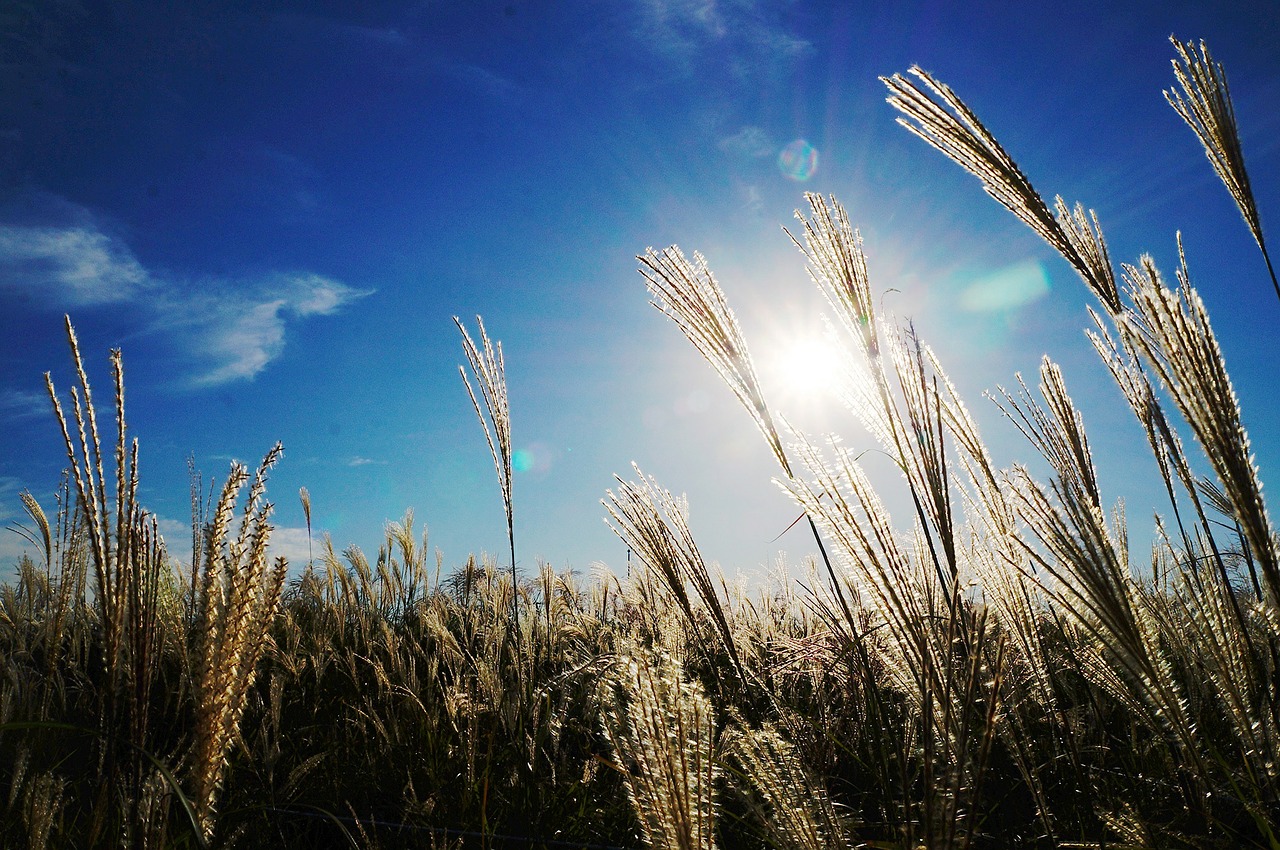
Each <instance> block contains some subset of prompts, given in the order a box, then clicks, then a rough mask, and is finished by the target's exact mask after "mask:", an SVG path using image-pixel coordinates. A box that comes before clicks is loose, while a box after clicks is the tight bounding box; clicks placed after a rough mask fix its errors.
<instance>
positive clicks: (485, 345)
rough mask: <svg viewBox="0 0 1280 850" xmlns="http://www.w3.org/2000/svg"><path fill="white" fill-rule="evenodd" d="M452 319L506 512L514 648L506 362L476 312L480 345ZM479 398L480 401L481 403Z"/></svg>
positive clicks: (516, 594) (516, 598) (516, 614)
mask: <svg viewBox="0 0 1280 850" xmlns="http://www.w3.org/2000/svg"><path fill="white" fill-rule="evenodd" d="M453 322H454V324H455V325H457V326H458V332H459V333H461V334H462V350H463V353H464V354H465V355H466V357H467V365H469V366H470V367H471V373H472V374H473V375H474V376H475V379H476V384H477V385H479V387H480V396H479V398H477V397H476V392H475V390H474V389H473V388H472V386H471V381H470V380H469V379H468V378H467V372H466V369H464V368H463V367H462V366H459V367H458V373H459V374H460V375H462V383H463V384H465V385H466V387H467V395H468V396H469V397H470V398H471V405H472V407H474V408H475V411H476V418H477V419H479V420H480V427H481V428H483V429H484V438H485V441H486V442H487V443H488V444H489V454H491V455H492V456H493V468H494V470H495V471H496V472H497V473H498V487H499V489H500V490H501V491H502V507H503V510H505V511H506V516H507V544H508V547H509V554H510V556H511V634H512V636H513V637H514V638H515V642H516V650H517V653H518V652H519V648H520V584H519V578H518V576H517V574H516V532H515V519H514V518H515V514H514V503H513V501H512V496H511V485H512V476H511V452H512V446H511V404H510V402H509V401H508V400H507V376H506V363H505V361H504V360H503V357H502V343H501V342H497V343H495V342H494V341H492V340H490V339H489V334H488V333H487V332H486V331H485V329H484V319H482V318H480V317H479V316H476V325H477V326H478V328H479V333H480V345H479V346H477V345H476V343H475V342H474V341H473V340H472V339H471V334H469V333H467V328H466V326H465V325H464V324H462V320H461V319H459V318H458V317H457V316H454V317H453ZM481 399H483V401H484V406H483V408H482V407H481V404H480V402H481Z"/></svg>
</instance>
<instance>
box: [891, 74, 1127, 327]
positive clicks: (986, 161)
mask: <svg viewBox="0 0 1280 850" xmlns="http://www.w3.org/2000/svg"><path fill="white" fill-rule="evenodd" d="M908 73H909V74H910V75H911V76H912V77H915V78H916V80H918V81H919V82H916V81H913V80H911V79H908V78H907V77H905V76H903V75H902V74H894V75H893V76H891V77H881V81H882V82H883V83H884V84H885V85H886V86H887V87H888V89H889V97H888V102H889V103H890V105H892V106H893V107H894V108H895V109H897V110H898V111H899V112H901V113H902V115H901V116H900V117H899V118H898V123H899V124H901V125H902V126H903V127H905V128H906V129H907V130H909V131H911V132H912V133H913V134H915V135H916V136H919V137H920V138H921V139H924V140H925V141H926V142H928V143H929V144H930V145H932V146H933V147H935V148H937V149H938V150H939V151H941V152H942V153H944V154H946V155H947V156H948V157H950V158H951V159H952V160H954V161H955V162H956V163H958V164H959V165H960V166H961V167H962V168H964V169H965V170H966V171H968V172H969V173H970V174H972V175H974V176H975V177H977V178H978V179H979V180H980V181H981V182H982V188H983V189H985V190H986V192H987V194H988V195H990V196H991V197H993V198H995V199H996V200H997V201H999V202H1000V203H1001V204H1002V205H1003V206H1004V207H1005V208H1006V209H1008V210H1009V211H1010V212H1012V213H1013V214H1014V215H1015V216H1017V217H1018V219H1019V220H1021V221H1022V222H1023V223H1024V224H1026V225H1027V226H1028V227H1030V228H1031V229H1032V230H1033V231H1035V232H1036V233H1037V234H1039V236H1040V237H1041V238H1042V239H1044V240H1045V241H1046V242H1048V243H1049V245H1051V246H1052V247H1053V248H1054V250H1056V251H1057V252H1058V253H1059V254H1061V255H1062V256H1063V258H1064V259H1066V261H1067V262H1068V263H1070V264H1071V265H1072V266H1073V267H1074V268H1075V270H1076V271H1077V272H1078V273H1079V274H1080V277H1081V278H1082V279H1083V280H1084V282H1085V284H1086V285H1087V286H1088V287H1089V288H1090V289H1091V290H1092V291H1093V293H1094V294H1095V295H1096V296H1097V297H1098V299H1099V300H1100V301H1102V303H1103V304H1104V305H1106V307H1107V309H1108V310H1109V311H1110V312H1113V313H1114V312H1118V311H1119V310H1120V297H1119V293H1118V292H1117V291H1116V286H1115V278H1114V275H1113V273H1112V272H1111V270H1110V265H1109V263H1106V262H1105V260H1106V256H1107V255H1106V246H1105V243H1104V242H1103V241H1102V237H1101V231H1100V230H1099V229H1098V227H1097V219H1096V217H1094V216H1092V214H1090V216H1089V219H1086V217H1085V214H1084V211H1083V210H1082V209H1081V208H1080V207H1077V208H1076V209H1075V210H1074V211H1070V210H1069V209H1068V207H1067V205H1066V204H1065V203H1064V202H1063V201H1062V199H1061V198H1057V199H1055V204H1054V206H1055V209H1056V211H1057V216H1056V217H1055V215H1054V213H1053V212H1051V211H1050V210H1049V206H1048V205H1047V204H1046V203H1045V201H1044V198H1042V197H1041V196H1040V194H1039V193H1038V192H1036V190H1035V189H1034V188H1033V187H1032V185H1031V181H1030V180H1028V179H1027V176H1026V175H1025V174H1023V173H1022V170H1021V169H1020V168H1018V165H1017V163H1016V162H1014V161H1013V158H1012V157H1010V156H1009V154H1008V153H1007V152H1006V151H1005V149H1004V148H1003V147H1002V146H1001V145H1000V143H999V142H997V141H996V139H995V136H993V135H991V132H990V131H989V130H987V128H986V127H985V126H983V124H982V122H981V121H979V120H978V116H977V115H976V114H974V112H973V111H972V110H971V109H969V107H968V106H966V105H965V103H964V101H962V100H961V99H960V98H959V97H957V96H956V95H955V93H954V92H952V91H951V89H950V88H948V87H947V86H946V85H944V84H943V83H941V82H939V81H938V80H937V79H935V78H934V77H933V76H932V75H931V74H929V73H928V72H927V71H924V70H921V69H920V68H919V67H916V66H912V67H911V68H910V70H909V71H908ZM1090 220H1091V221H1090ZM1091 224H1092V226H1091Z"/></svg>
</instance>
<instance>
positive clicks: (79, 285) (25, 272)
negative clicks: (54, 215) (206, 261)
mask: <svg viewBox="0 0 1280 850" xmlns="http://www.w3.org/2000/svg"><path fill="white" fill-rule="evenodd" d="M150 282H151V281H150V275H148V274H147V271H146V269H144V268H143V267H142V266H141V264H139V263H138V261H137V260H136V259H135V258H134V256H133V254H132V252H130V251H129V249H128V248H127V247H126V246H124V245H121V244H119V243H117V242H116V241H115V240H114V239H112V238H111V237H109V236H107V235H106V234H105V233H103V232H101V231H100V230H98V229H96V228H94V227H85V226H80V227H30V226H22V225H0V287H4V288H10V289H18V288H21V289H27V290H30V291H32V292H34V293H35V294H38V295H43V296H45V297H49V298H52V299H56V300H58V301H59V302H61V303H65V304H68V305H70V306H76V307H79V306H86V305H93V304H106V303H110V302H118V301H128V300H130V299H133V298H136V297H138V296H139V295H140V294H141V293H142V291H144V290H145V289H148V288H149V285H150Z"/></svg>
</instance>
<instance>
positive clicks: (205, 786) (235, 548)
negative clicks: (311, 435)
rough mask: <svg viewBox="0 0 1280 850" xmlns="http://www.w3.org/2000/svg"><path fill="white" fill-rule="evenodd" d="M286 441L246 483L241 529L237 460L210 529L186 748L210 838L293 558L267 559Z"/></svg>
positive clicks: (244, 477) (199, 813) (242, 473)
mask: <svg viewBox="0 0 1280 850" xmlns="http://www.w3.org/2000/svg"><path fill="white" fill-rule="evenodd" d="M282 452H283V449H282V447H281V446H280V444H279V443H277V444H276V445H275V446H274V447H273V448H272V449H271V451H269V452H267V455H266V456H265V457H264V458H263V460H262V464H261V465H260V466H259V467H258V471H257V473H256V474H255V475H254V477H253V483H252V484H251V485H250V487H249V496H248V499H247V501H246V503H245V507H244V512H243V514H242V515H241V517H240V523H239V529H238V531H237V532H236V534H235V536H234V537H232V536H231V525H232V520H233V517H234V514H235V508H236V502H237V499H238V497H239V495H240V491H241V490H242V489H243V488H244V485H245V484H246V483H247V482H248V481H249V472H248V470H247V469H246V468H245V467H244V466H243V465H242V464H240V463H238V462H233V463H232V465H231V472H230V474H229V475H228V476H227V482H226V484H225V485H224V486H223V488H222V495H221V496H220V497H219V499H218V502H217V504H216V506H215V508H214V512H213V520H212V521H211V522H210V524H209V527H208V529H207V532H206V540H205V545H204V556H205V560H204V565H203V568H202V575H201V584H200V592H199V596H198V598H197V599H196V605H195V611H196V630H195V637H196V645H195V648H194V656H195V664H196V667H195V670H194V671H193V678H194V682H193V689H194V693H195V700H196V705H195V726H194V732H195V736H194V740H193V741H192V744H191V749H190V754H189V756H188V764H189V770H190V774H191V783H192V786H193V787H192V797H193V798H194V802H195V816H196V818H197V820H198V822H199V824H200V828H201V830H202V831H203V833H204V835H205V837H206V838H208V837H210V836H211V835H212V834H213V830H214V825H215V814H216V812H215V804H216V801H217V796H218V792H219V790H220V789H221V786H222V781H223V777H224V775H225V773H226V768H227V757H228V753H229V751H230V748H231V746H232V745H233V744H234V743H235V741H236V738H237V735H238V734H239V724H240V717H241V715H242V714H243V713H244V709H245V704H246V700H247V698H248V693H249V688H250V686H251V685H252V684H253V682H254V679H255V678H256V675H257V664H258V660H259V658H260V657H261V656H262V652H263V649H264V647H265V644H266V641H267V629H268V628H269V627H270V625H271V623H272V621H273V620H274V618H275V613H276V608H277V606H278V605H279V602H280V598H281V594H282V592H283V589H284V581H285V576H286V573H287V571H288V564H287V562H286V561H285V559H284V558H276V560H275V563H274V564H268V559H267V545H268V543H269V541H270V537H271V530H272V527H271V525H270V523H269V522H268V518H269V517H270V514H271V507H272V506H271V504H270V503H269V502H267V501H266V498H265V496H266V483H267V472H268V471H269V470H270V469H271V467H272V466H274V465H275V463H276V461H277V460H279V458H280V455H281V454H282Z"/></svg>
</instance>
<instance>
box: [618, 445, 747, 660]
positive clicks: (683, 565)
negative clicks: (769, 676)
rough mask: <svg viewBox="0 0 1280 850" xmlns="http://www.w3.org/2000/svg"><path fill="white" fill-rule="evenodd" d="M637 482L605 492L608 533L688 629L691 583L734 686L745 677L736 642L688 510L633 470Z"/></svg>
mask: <svg viewBox="0 0 1280 850" xmlns="http://www.w3.org/2000/svg"><path fill="white" fill-rule="evenodd" d="M634 468H635V473H636V475H637V477H638V478H639V482H638V483H635V482H629V481H623V480H622V479H621V478H619V479H617V481H618V489H617V491H616V492H615V491H613V490H609V491H607V492H606V496H605V499H604V500H603V501H602V504H603V505H604V506H605V509H606V510H607V511H608V512H609V516H610V517H612V519H613V524H612V525H611V527H612V528H613V530H614V533H615V534H617V535H618V537H619V538H621V540H622V541H623V542H624V543H626V544H627V547H628V548H629V549H631V550H632V551H634V552H635V553H636V557H637V558H639V560H640V562H641V563H642V564H644V565H645V566H646V567H647V568H648V569H650V570H652V571H653V573H654V574H655V575H656V576H657V577H658V578H660V579H661V580H662V582H663V583H664V585H665V586H666V588H667V590H668V591H670V593H671V594H672V595H673V596H674V597H675V599H676V601H677V603H678V604H679V606H680V610H681V611H682V612H683V614H684V616H685V618H686V620H687V621H688V623H689V625H690V627H692V628H696V627H697V624H698V618H697V616H696V614H695V612H694V608H693V604H692V602H691V600H690V599H689V595H688V593H687V592H686V590H685V586H686V584H691V585H692V586H693V588H694V591H695V592H696V593H697V595H698V598H699V599H700V600H701V602H702V610H704V611H705V612H706V613H707V615H708V616H709V617H710V618H711V621H712V623H713V624H714V626H715V633H716V636H717V638H718V639H719V643H720V645H721V648H722V649H723V650H724V651H725V652H726V653H727V654H728V656H729V661H730V663H731V664H732V665H733V669H734V673H735V674H736V675H737V677H738V679H739V681H740V682H743V683H745V682H746V681H747V672H746V670H745V668H744V667H743V665H742V661H741V660H740V657H739V655H738V647H737V641H736V640H735V639H734V635H733V629H732V628H731V627H730V624H729V621H728V618H727V617H726V615H725V607H726V606H725V603H724V602H723V601H722V600H721V598H720V594H719V593H718V592H717V590H716V587H715V583H714V582H713V581H712V579H711V574H710V571H709V570H708V569H707V565H706V562H705V560H704V559H703V557H702V553H701V552H700V551H699V549H698V545H697V543H696V542H695V541H694V539H693V533H692V531H691V530H690V529H689V505H688V502H687V501H686V500H685V499H683V498H675V497H673V496H672V495H671V493H670V492H669V491H667V490H664V489H663V488H662V487H660V486H659V485H658V482H657V481H656V480H654V479H653V478H649V477H647V476H645V475H644V473H643V472H641V471H640V469H639V467H634Z"/></svg>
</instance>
